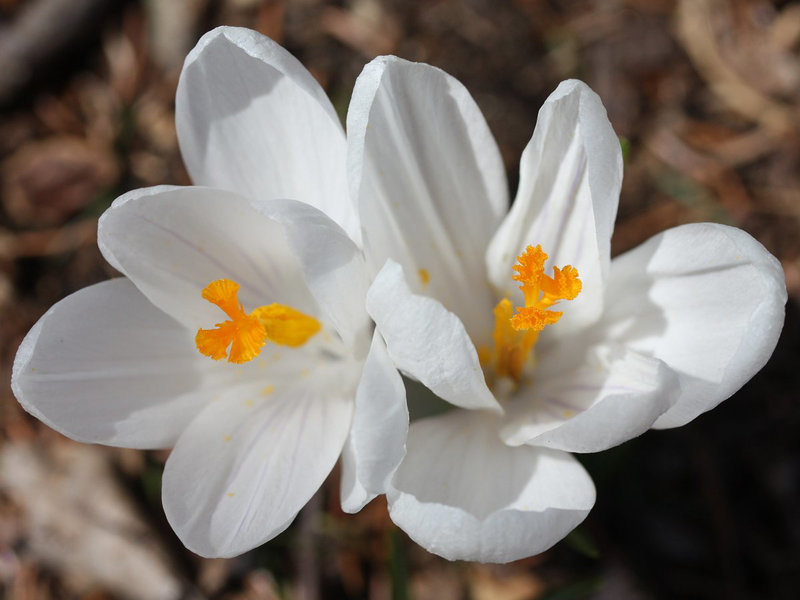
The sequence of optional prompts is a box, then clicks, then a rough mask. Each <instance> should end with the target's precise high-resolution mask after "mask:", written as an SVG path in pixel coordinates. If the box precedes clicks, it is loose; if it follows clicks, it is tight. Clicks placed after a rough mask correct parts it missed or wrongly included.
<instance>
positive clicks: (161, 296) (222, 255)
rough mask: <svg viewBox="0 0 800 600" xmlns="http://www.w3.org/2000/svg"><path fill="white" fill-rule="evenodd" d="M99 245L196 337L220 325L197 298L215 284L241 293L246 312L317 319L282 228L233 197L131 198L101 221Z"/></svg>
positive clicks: (190, 193)
mask: <svg viewBox="0 0 800 600" xmlns="http://www.w3.org/2000/svg"><path fill="white" fill-rule="evenodd" d="M98 244H99V245H100V249H101V250H102V252H103V254H104V256H105V257H106V258H107V259H108V260H109V262H111V263H112V264H113V265H114V266H115V267H116V268H117V269H119V270H120V271H122V272H123V273H124V274H125V275H127V276H128V277H129V278H130V279H131V280H132V281H133V282H134V283H135V284H136V286H137V287H138V288H139V289H140V290H141V291H142V293H144V295H145V296H147V297H148V298H149V299H150V301H151V302H152V303H153V304H155V305H156V306H158V307H159V308H161V309H162V310H163V311H164V312H166V313H167V314H169V315H170V316H172V317H173V318H175V319H177V320H178V321H180V322H181V323H183V324H185V325H186V326H187V327H189V328H190V329H193V330H194V331H195V332H196V331H197V329H198V328H199V327H211V326H213V325H214V324H215V323H218V322H219V321H220V320H222V318H223V317H224V314H223V313H222V312H221V311H220V310H219V309H218V308H217V307H216V306H214V305H213V304H211V303H210V302H207V301H206V300H203V298H202V296H201V292H202V290H203V288H204V287H205V286H207V285H208V284H209V283H211V282H212V281H214V280H216V279H220V278H227V279H232V280H234V281H236V282H237V283H239V284H240V285H241V289H240V291H239V300H240V301H241V302H242V304H243V305H244V307H245V309H246V310H248V311H250V310H253V309H255V308H256V307H258V306H263V305H266V304H269V303H271V302H280V303H282V304H287V305H289V306H292V307H294V308H296V309H297V310H300V311H302V312H305V313H307V314H310V315H312V316H316V315H317V314H318V309H317V306H316V303H315V302H314V300H313V299H312V297H311V294H310V293H309V291H308V287H307V286H306V284H305V281H304V279H303V274H302V270H301V268H300V265H299V263H298V262H297V259H296V258H295V256H294V253H293V251H292V250H291V248H290V247H289V245H288V243H287V242H286V239H285V236H284V235H283V229H282V227H281V226H280V225H279V224H277V223H275V222H273V221H272V220H270V219H268V218H267V217H265V216H264V215H261V214H260V213H258V212H257V211H256V210H255V209H254V208H252V207H251V206H250V203H249V202H248V201H247V200H245V199H243V198H240V197H239V196H236V195H235V194H233V193H231V192H225V191H221V190H213V189H209V188H200V187H183V188H181V187H156V188H147V189H142V190H136V191H133V192H129V193H128V194H125V195H124V196H121V197H120V198H118V199H117V200H116V201H115V202H114V204H113V205H112V207H111V208H109V209H108V210H107V211H106V212H105V213H104V214H103V216H102V217H101V218H100V223H99V226H98Z"/></svg>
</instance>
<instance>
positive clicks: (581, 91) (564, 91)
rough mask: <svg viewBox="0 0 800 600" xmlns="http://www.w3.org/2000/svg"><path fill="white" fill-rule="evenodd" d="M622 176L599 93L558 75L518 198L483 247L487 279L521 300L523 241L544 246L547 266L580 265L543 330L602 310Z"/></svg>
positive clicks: (575, 325) (578, 322) (570, 327)
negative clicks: (565, 304)
mask: <svg viewBox="0 0 800 600" xmlns="http://www.w3.org/2000/svg"><path fill="white" fill-rule="evenodd" d="M621 184H622V151H621V149H620V144H619V140H618V139H617V136H616V135H615V134H614V130H613V129H612V128H611V123H609V121H608V117H607V116H606V111H605V108H603V104H602V102H601V101H600V98H599V97H598V96H597V94H595V93H594V92H593V91H592V90H591V89H590V88H589V87H588V86H587V85H586V84H584V83H582V82H580V81H576V80H569V81H564V82H562V83H561V84H560V85H559V86H558V88H556V90H555V91H554V92H553V93H552V94H551V95H550V97H549V98H548V99H547V101H546V102H545V103H544V105H543V106H542V108H541V110H540V111H539V118H538V120H537V122H536V129H535V130H534V132H533V137H532V138H531V140H530V142H529V143H528V146H527V147H526V148H525V151H524V152H523V154H522V159H521V161H520V184H519V190H518V192H517V197H516V200H515V201H514V204H513V205H512V207H511V211H510V212H509V213H508V217H507V218H506V219H505V221H503V224H502V225H501V226H500V228H499V229H498V230H497V233H496V235H495V236H494V238H493V239H492V242H491V245H490V246H489V250H488V252H487V254H486V263H487V267H488V270H489V278H490V280H491V282H492V284H493V285H494V286H495V288H496V289H497V290H498V292H499V293H500V295H503V296H509V297H510V296H514V297H516V300H515V303H516V304H518V305H519V304H522V301H521V295H520V292H519V291H518V290H517V289H516V288H515V287H514V286H512V285H511V284H512V281H511V275H512V266H513V265H514V262H515V257H517V256H518V255H519V254H520V253H521V252H522V251H523V250H524V249H525V247H526V246H527V245H529V244H530V245H536V244H540V245H541V246H542V248H543V249H544V251H545V252H547V254H548V255H549V257H550V259H549V261H548V263H547V270H548V272H550V270H551V268H552V266H553V265H557V266H564V265H572V266H573V267H575V268H576V269H577V270H578V272H579V273H580V278H581V281H582V282H583V290H582V291H581V293H580V295H579V296H578V297H577V298H576V299H575V300H573V301H572V302H570V304H569V308H568V309H567V310H565V311H564V318H563V319H562V320H561V322H560V323H559V326H558V328H552V331H550V332H549V333H548V335H556V334H559V333H560V334H565V333H568V332H570V331H574V330H576V329H580V328H582V327H584V326H586V325H587V324H589V323H592V322H594V321H595V320H597V318H598V317H599V316H600V313H601V311H602V308H603V292H604V289H605V280H606V277H607V274H608V265H609V260H610V248H611V233H612V230H613V227H614V219H615V217H616V214H617V203H618V201H619V190H620V186H621Z"/></svg>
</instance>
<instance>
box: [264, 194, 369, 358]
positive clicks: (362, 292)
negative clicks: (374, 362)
mask: <svg viewBox="0 0 800 600" xmlns="http://www.w3.org/2000/svg"><path fill="white" fill-rule="evenodd" d="M253 206H254V207H255V208H256V209H257V210H258V211H259V212H261V213H262V214H264V215H266V216H268V217H269V218H270V219H272V220H274V221H276V222H277V223H280V224H281V225H282V226H283V228H284V233H285V235H286V240H287V241H288V243H289V245H290V246H291V248H292V250H293V251H294V253H295V255H296V256H297V260H298V262H299V263H300V266H301V268H302V271H303V275H304V277H305V280H306V283H307V284H308V286H309V288H310V290H311V293H312V295H313V296H314V298H315V299H316V301H317V303H318V304H319V307H320V310H321V311H322V312H323V313H325V314H326V315H327V317H328V319H329V320H330V322H331V323H332V324H333V326H334V327H335V328H336V330H337V331H338V332H339V334H340V335H341V336H342V339H343V340H344V342H345V344H346V345H347V346H348V347H349V348H351V349H352V350H353V351H354V353H355V354H356V355H357V356H364V355H366V353H367V349H368V348H369V328H370V325H371V324H370V321H369V317H368V316H367V311H366V309H365V307H364V301H365V299H366V295H367V272H366V267H365V265H364V255H363V253H362V252H361V250H360V249H359V248H358V247H357V246H356V245H355V243H354V242H353V241H352V240H351V239H350V238H349V237H348V236H347V234H346V233H345V232H344V230H343V229H342V228H341V227H339V226H338V225H337V224H336V223H334V222H333V221H332V220H331V219H329V218H328V217H327V216H326V215H325V213H323V212H321V211H319V210H318V209H316V208H314V207H313V206H309V205H308V204H304V203H302V202H298V201H296V200H267V201H264V202H255V203H254V204H253Z"/></svg>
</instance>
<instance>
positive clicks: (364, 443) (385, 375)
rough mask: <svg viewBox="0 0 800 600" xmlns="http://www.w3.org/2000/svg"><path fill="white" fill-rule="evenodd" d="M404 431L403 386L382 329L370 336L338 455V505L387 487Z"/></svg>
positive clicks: (349, 505) (347, 506) (357, 505)
mask: <svg viewBox="0 0 800 600" xmlns="http://www.w3.org/2000/svg"><path fill="white" fill-rule="evenodd" d="M407 436H408V407H407V406H406V390H405V387H404V385H403V380H402V378H401V377H400V374H399V373H398V372H397V370H396V369H395V367H394V365H393V364H392V361H391V359H390V358H389V355H388V354H387V352H386V345H385V344H384V342H383V338H381V335H380V333H378V332H377V331H375V333H374V335H373V338H372V346H371V348H370V352H369V355H368V356H367V361H366V363H365V364H364V371H363V372H362V374H361V381H360V382H359V384H358V390H357V391H356V404H355V411H354V413H353V425H352V427H351V429H350V437H349V438H348V441H347V446H346V449H345V452H344V455H343V457H342V489H341V496H342V508H343V509H344V511H345V512H349V513H354V512H358V511H359V510H361V509H362V508H363V507H364V505H365V504H366V503H367V502H369V501H370V500H372V499H373V498H374V497H375V496H377V495H378V494H382V493H384V492H385V491H386V481H387V480H388V478H389V477H391V475H392V474H393V473H394V471H395V469H396V468H397V465H399V464H400V461H401V460H403V456H404V455H405V448H406V437H407Z"/></svg>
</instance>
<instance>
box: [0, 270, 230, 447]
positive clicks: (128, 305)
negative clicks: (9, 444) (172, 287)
mask: <svg viewBox="0 0 800 600" xmlns="http://www.w3.org/2000/svg"><path fill="white" fill-rule="evenodd" d="M193 336H194V332H192V331H189V330H187V329H186V328H184V327H182V326H181V325H180V324H178V323H177V322H176V321H174V320H173V319H171V318H170V317H168V316H167V315H165V314H164V313H163V312H162V311H160V310H159V309H157V308H156V307H155V306H153V305H152V304H151V303H150V302H149V301H148V300H147V299H146V298H145V297H144V296H143V295H142V294H141V293H140V292H139V291H138V290H137V289H136V287H135V286H134V285H133V284H132V283H131V282H130V281H128V280H127V279H114V280H111V281H106V282H103V283H99V284H96V285H93V286H90V287H87V288H85V289H83V290H80V291H79V292H76V293H74V294H72V295H70V296H67V297H66V298H64V299H63V300H61V301H60V302H58V303H57V304H55V305H54V306H53V307H52V308H51V309H50V310H49V311H47V313H46V314H45V315H44V316H43V317H42V318H41V319H40V320H39V322H38V323H36V325H35V326H34V327H33V329H31V331H30V332H29V333H28V335H27V337H26V338H25V340H24V341H23V342H22V344H21V345H20V348H19V351H18V352H17V356H16V359H15V360H14V369H13V374H12V378H11V386H12V389H13V390H14V394H15V395H16V397H17V400H19V402H20V404H22V406H23V407H24V408H25V410H27V411H28V412H30V413H32V414H33V415H35V416H36V417H38V418H39V419H40V420H42V421H43V422H45V423H46V424H47V425H49V426H50V427H52V428H53V429H56V430H57V431H60V432H61V433H63V434H64V435H67V436H69V437H71V438H73V439H76V440H79V441H82V442H97V443H103V444H109V445H112V446H125V447H133V448H165V447H170V446H172V445H173V444H174V442H175V440H176V439H177V438H178V435H180V433H181V431H182V430H183V429H184V428H185V427H186V425H187V424H188V423H189V422H190V421H191V420H192V419H193V418H194V416H195V415H196V413H197V412H198V411H200V410H201V409H202V408H203V407H204V406H205V405H206V404H208V403H209V402H210V401H211V399H212V398H213V395H214V394H215V393H216V391H217V390H215V389H213V388H212V387H210V386H207V385H206V384H207V380H206V377H205V376H204V371H205V368H206V366H207V363H208V362H211V361H210V360H209V359H208V358H206V357H204V356H202V355H201V354H200V353H199V352H198V351H197V349H196V348H195V345H194V339H193Z"/></svg>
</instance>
